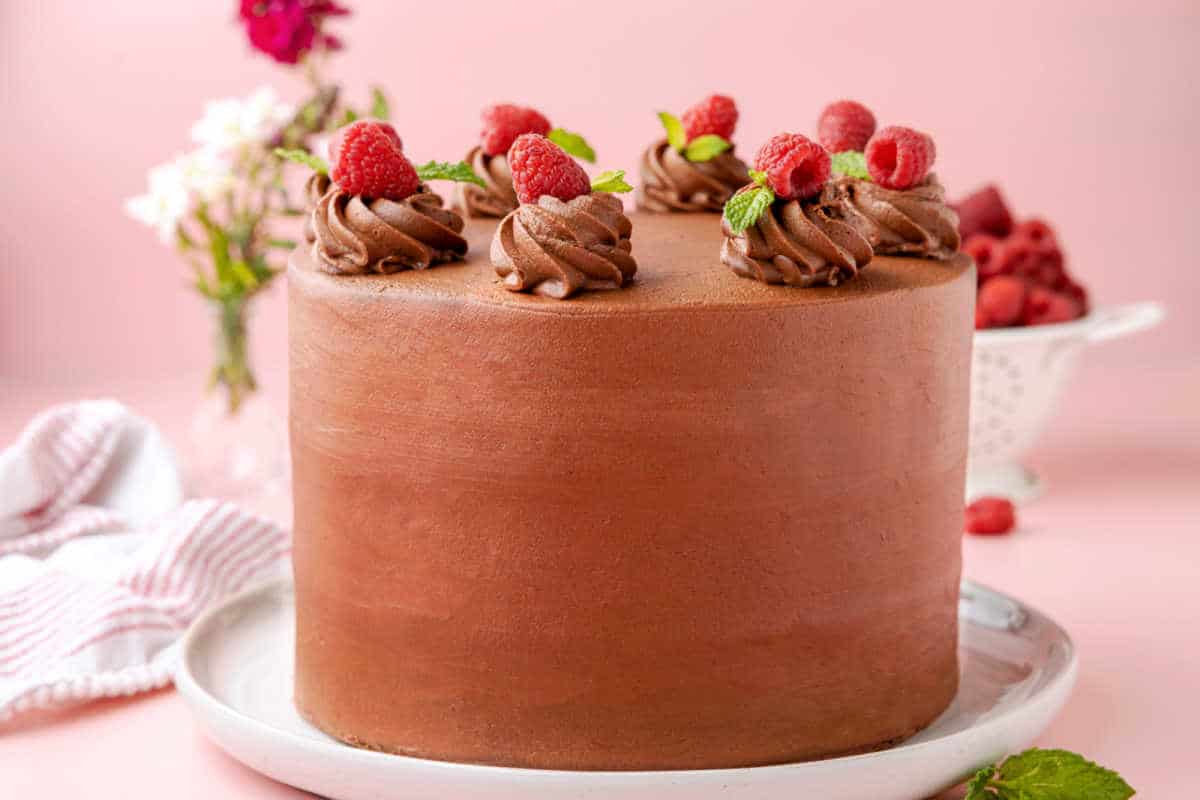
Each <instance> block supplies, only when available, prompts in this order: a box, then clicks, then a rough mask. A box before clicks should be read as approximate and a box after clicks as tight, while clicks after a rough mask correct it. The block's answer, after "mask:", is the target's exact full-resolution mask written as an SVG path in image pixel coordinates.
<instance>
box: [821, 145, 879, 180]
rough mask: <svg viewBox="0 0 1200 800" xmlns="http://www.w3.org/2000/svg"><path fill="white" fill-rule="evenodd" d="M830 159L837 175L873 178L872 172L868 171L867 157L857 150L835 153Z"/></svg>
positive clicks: (864, 178) (865, 178)
mask: <svg viewBox="0 0 1200 800" xmlns="http://www.w3.org/2000/svg"><path fill="white" fill-rule="evenodd" d="M829 160H830V163H831V165H832V166H833V172H834V174H836V175H845V176H847V177H849V178H859V179H861V180H864V181H869V180H871V173H869V172H867V158H866V156H864V155H863V154H862V153H860V152H859V151H857V150H845V151H843V152H841V153H834V154H833V155H832V156H830V158H829Z"/></svg>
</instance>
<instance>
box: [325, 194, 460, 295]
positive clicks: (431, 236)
mask: <svg viewBox="0 0 1200 800" xmlns="http://www.w3.org/2000/svg"><path fill="white" fill-rule="evenodd" d="M311 225H312V229H313V234H314V239H313V243H312V251H313V257H314V258H315V259H316V261H317V263H318V264H320V266H321V269H323V270H325V271H326V272H333V273H337V274H349V275H356V274H363V273H369V272H378V273H383V274H389V273H392V272H399V271H400V270H405V269H426V268H427V267H430V266H433V265H434V264H440V263H443V262H446V261H457V260H458V259H461V258H462V257H463V256H464V255H466V252H467V240H466V239H464V238H463V237H462V236H461V235H460V234H461V233H462V230H463V218H462V217H460V216H459V215H458V214H456V213H455V212H454V211H451V210H450V209H447V208H443V207H442V198H441V197H440V196H438V195H436V194H434V193H433V192H431V191H430V190H429V189H428V188H427V187H424V186H422V187H421V189H420V191H418V192H417V193H416V194H414V195H412V196H411V197H407V198H405V199H404V200H400V201H396V200H388V199H386V198H375V199H373V200H371V199H366V198H363V197H360V196H358V195H349V194H346V193H345V192H343V191H341V190H340V189H338V188H337V187H336V186H334V187H333V189H332V190H330V191H327V192H326V193H325V194H324V195H322V197H321V198H320V200H318V201H317V205H316V207H315V208H314V209H313V212H312V215H311Z"/></svg>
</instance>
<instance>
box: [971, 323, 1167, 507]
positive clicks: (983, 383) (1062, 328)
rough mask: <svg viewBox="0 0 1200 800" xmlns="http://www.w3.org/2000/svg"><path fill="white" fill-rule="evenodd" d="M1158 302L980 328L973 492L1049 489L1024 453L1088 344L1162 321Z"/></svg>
mask: <svg viewBox="0 0 1200 800" xmlns="http://www.w3.org/2000/svg"><path fill="white" fill-rule="evenodd" d="M1162 318H1163V308H1162V306H1161V305H1159V304H1158V303H1133V304H1130V305H1126V306H1117V307H1114V308H1098V309H1095V310H1093V311H1092V312H1091V313H1090V314H1088V315H1087V316H1086V317H1082V318H1081V319H1077V320H1074V321H1072V322H1062V323H1059V324H1057V325H1038V326H1033V327H1028V328H996V329H992V330H983V331H978V332H977V333H976V334H975V351H974V359H973V361H972V365H971V370H972V371H971V433H970V451H969V457H968V461H967V499H968V500H970V499H972V498H975V497H980V496H983V495H999V496H1001V497H1007V498H1009V499H1011V500H1013V501H1014V502H1018V503H1020V502H1025V501H1028V500H1032V499H1033V498H1034V497H1036V496H1037V495H1038V494H1040V493H1041V490H1042V483H1041V480H1040V479H1039V478H1038V477H1037V475H1035V474H1034V473H1033V472H1031V471H1030V470H1029V469H1027V468H1026V467H1024V466H1022V465H1021V463H1020V459H1021V458H1022V457H1023V456H1024V455H1025V453H1026V452H1027V451H1028V450H1029V448H1030V447H1031V446H1032V445H1033V443H1034V441H1036V440H1037V437H1038V434H1040V433H1041V432H1042V429H1043V428H1044V427H1045V425H1046V423H1047V422H1048V421H1049V419H1050V416H1051V413H1052V412H1053V411H1054V405H1055V403H1056V402H1057V401H1058V396H1059V394H1061V392H1062V388H1063V386H1065V385H1066V383H1067V381H1068V380H1070V378H1071V375H1072V374H1073V373H1074V371H1075V366H1076V364H1077V363H1078V361H1079V355H1080V353H1082V352H1083V348H1084V347H1085V346H1086V345H1088V344H1090V343H1092V342H1102V341H1105V340H1107V339H1115V338H1117V337H1118V336H1126V335H1128V334H1131V333H1136V332H1137V331H1141V330H1145V329H1146V328H1150V327H1153V326H1154V325H1157V324H1158V323H1159V322H1160V321H1161V320H1162Z"/></svg>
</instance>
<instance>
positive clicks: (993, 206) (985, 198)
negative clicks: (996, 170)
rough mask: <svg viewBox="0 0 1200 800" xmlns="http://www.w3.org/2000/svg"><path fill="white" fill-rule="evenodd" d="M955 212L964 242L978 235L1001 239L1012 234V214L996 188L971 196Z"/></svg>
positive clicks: (988, 187)
mask: <svg viewBox="0 0 1200 800" xmlns="http://www.w3.org/2000/svg"><path fill="white" fill-rule="evenodd" d="M954 210H955V211H957V212H958V232H959V233H960V234H961V235H962V238H963V240H964V241H965V240H967V239H969V238H971V237H972V236H974V235H976V234H978V233H990V234H991V235H992V236H1000V237H1004V236H1008V235H1009V234H1010V233H1012V229H1013V218H1012V214H1011V213H1009V210H1008V205H1007V204H1006V203H1005V202H1004V198H1003V197H1002V196H1001V194H1000V190H999V189H997V188H996V187H995V186H992V185H988V186H985V187H983V188H982V189H980V190H979V191H977V192H975V193H974V194H972V195H969V196H968V197H966V198H964V199H963V201H962V202H960V203H959V204H958V205H956V206H954Z"/></svg>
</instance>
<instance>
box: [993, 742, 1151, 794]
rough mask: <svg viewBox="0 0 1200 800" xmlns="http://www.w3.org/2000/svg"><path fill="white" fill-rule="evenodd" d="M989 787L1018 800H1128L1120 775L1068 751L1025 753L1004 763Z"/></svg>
mask: <svg viewBox="0 0 1200 800" xmlns="http://www.w3.org/2000/svg"><path fill="white" fill-rule="evenodd" d="M990 784H991V785H992V786H994V787H995V788H996V789H998V790H999V793H1000V796H1001V797H1004V798H1007V797H1013V798H1020V799H1021V800H1025V799H1026V798H1028V800H1129V798H1130V797H1133V795H1134V791H1133V788H1132V787H1130V785H1129V784H1127V783H1126V782H1125V781H1124V780H1123V779H1122V778H1121V776H1120V775H1118V774H1117V773H1115V772H1113V771H1112V770H1110V769H1105V768H1104V767H1102V766H1100V765H1098V764H1094V763H1092V762H1091V761H1088V760H1087V759H1086V758H1084V757H1083V756H1081V755H1078V754H1076V753H1072V752H1070V751H1068V750H1039V749H1037V748H1034V749H1032V750H1026V751H1025V752H1024V753H1021V754H1019V755H1015V756H1010V757H1008V758H1007V759H1005V760H1004V763H1003V764H1001V765H1000V768H999V769H997V770H996V774H995V775H994V776H993V777H992V778H991V779H990Z"/></svg>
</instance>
